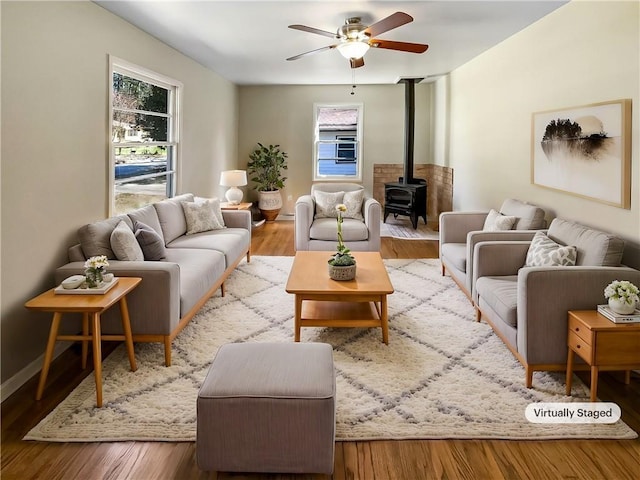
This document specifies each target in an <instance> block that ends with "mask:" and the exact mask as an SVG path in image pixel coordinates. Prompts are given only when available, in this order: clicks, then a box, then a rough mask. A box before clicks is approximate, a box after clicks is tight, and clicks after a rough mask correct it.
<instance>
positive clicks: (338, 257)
mask: <svg viewBox="0 0 640 480" xmlns="http://www.w3.org/2000/svg"><path fill="white" fill-rule="evenodd" d="M336 210H337V212H338V249H337V252H336V253H334V254H333V256H332V257H331V258H330V259H329V261H328V263H329V277H330V278H331V279H333V280H341V281H342V280H353V279H354V278H355V277H356V259H355V258H353V256H352V255H351V250H349V248H347V246H346V245H345V244H344V241H343V240H342V214H343V213H344V212H346V211H347V206H346V205H344V204H342V203H341V204H339V205H337V206H336Z"/></svg>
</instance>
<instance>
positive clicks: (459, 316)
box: [25, 256, 636, 442]
mask: <svg viewBox="0 0 640 480" xmlns="http://www.w3.org/2000/svg"><path fill="white" fill-rule="evenodd" d="M292 261H293V258H292V257H256V256H254V257H252V258H251V262H250V263H246V262H243V263H241V264H240V265H239V266H238V268H237V270H236V271H235V272H234V273H233V274H232V275H231V276H230V277H229V279H228V281H227V282H226V296H225V297H219V296H218V297H215V298H213V299H211V300H210V301H209V302H208V303H207V304H206V305H205V306H204V307H203V308H202V310H201V311H200V312H199V313H198V314H197V315H196V316H195V317H194V318H193V320H192V321H191V323H190V324H189V326H188V327H187V328H185V330H183V331H182V332H181V333H180V335H178V337H177V338H176V340H175V342H174V347H173V365H172V366H171V367H165V366H163V358H164V356H163V349H162V346H161V345H159V344H157V345H156V344H136V346H135V354H136V359H137V362H138V370H137V371H136V372H130V371H129V370H128V368H129V363H128V361H127V356H126V353H125V351H124V348H123V347H122V346H120V347H118V348H117V349H116V350H115V351H114V352H113V353H112V354H111V355H110V356H109V357H108V358H107V359H106V360H105V362H104V367H103V382H104V385H103V396H104V406H103V407H102V408H96V407H95V406H94V404H95V389H94V388H95V387H94V379H93V375H90V376H88V377H87V378H86V379H85V380H84V381H83V382H82V383H81V384H80V385H79V386H78V387H77V388H76V389H75V390H74V391H73V392H72V393H71V394H70V395H69V396H68V398H66V399H65V400H64V401H63V402H62V403H61V404H60V405H59V406H58V407H57V408H56V409H55V410H54V411H53V412H52V413H51V414H49V415H48V416H47V417H46V418H45V419H44V420H43V421H42V422H40V424H38V425H37V426H36V427H35V428H34V429H33V430H31V431H30V432H29V433H28V435H27V436H26V437H25V439H27V440H44V441H60V442H73V441H79V442H95V441H119V440H122V441H124V440H141V441H194V440H195V433H196V398H197V393H198V389H199V387H200V385H201V383H202V381H203V379H204V377H205V375H206V373H207V370H208V368H209V365H210V363H211V361H212V359H213V358H214V356H215V353H216V351H217V349H218V347H220V346H221V345H223V344H225V343H229V342H291V341H293V306H294V304H293V297H292V296H291V295H289V294H287V293H286V292H285V290H284V286H285V283H286V280H287V276H288V273H289V270H290V268H291V263H292ZM385 264H386V266H387V270H388V272H389V275H390V277H391V281H392V283H393V285H394V289H395V293H393V294H392V295H390V296H389V318H390V320H389V328H390V331H389V345H384V344H383V343H382V338H381V332H380V330H379V329H368V328H341V329H340V328H303V329H302V341H303V342H311V341H314V342H326V343H329V344H331V345H333V351H334V362H335V369H336V375H337V420H336V422H337V423H336V437H337V439H338V440H372V439H447V438H469V439H478V438H485V439H489V438H500V439H536V440H540V439H559V438H562V439H566V438H618V439H619V438H635V437H636V434H635V432H634V431H633V430H631V429H630V428H629V427H628V426H627V425H626V424H624V423H622V422H621V421H619V422H617V423H615V424H611V425H605V424H598V425H593V424H591V425H584V424H532V423H529V422H528V421H527V420H526V418H525V408H526V407H527V405H528V404H530V403H532V402H572V401H587V399H588V396H589V394H588V390H587V389H586V387H585V386H584V384H583V383H582V382H580V381H579V380H578V379H577V378H576V381H575V383H574V388H573V396H572V397H567V396H565V395H564V388H565V386H564V378H563V375H562V374H548V373H540V372H536V373H535V375H534V388H533V389H527V388H525V387H524V370H523V368H522V367H521V366H520V364H519V363H518V362H517V361H516V360H515V359H514V357H513V355H512V354H511V353H510V352H509V351H508V350H507V348H506V347H505V346H504V344H503V343H502V342H501V341H500V339H499V338H498V337H496V335H495V334H494V333H493V332H492V330H491V328H490V327H489V326H488V325H486V324H485V323H477V322H475V321H474V312H473V309H472V307H471V305H470V304H469V302H468V300H467V299H466V297H465V296H464V295H463V294H462V293H461V292H460V291H459V290H458V288H457V287H456V286H455V284H454V283H453V281H452V280H451V279H450V278H449V277H443V276H441V275H440V265H439V262H438V261H437V260H385ZM309 274H310V275H313V274H316V275H318V274H321V273H320V272H309Z"/></svg>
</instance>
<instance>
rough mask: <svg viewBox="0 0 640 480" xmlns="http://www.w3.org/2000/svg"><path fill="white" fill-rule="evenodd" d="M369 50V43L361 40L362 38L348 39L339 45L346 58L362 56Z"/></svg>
mask: <svg viewBox="0 0 640 480" xmlns="http://www.w3.org/2000/svg"><path fill="white" fill-rule="evenodd" d="M367 50H369V44H368V43H367V42H361V41H360V40H355V39H351V40H346V41H344V42H343V43H340V44H339V45H338V51H339V52H340V54H341V55H342V56H343V57H344V58H347V59H349V58H362V57H364V54H365V53H367Z"/></svg>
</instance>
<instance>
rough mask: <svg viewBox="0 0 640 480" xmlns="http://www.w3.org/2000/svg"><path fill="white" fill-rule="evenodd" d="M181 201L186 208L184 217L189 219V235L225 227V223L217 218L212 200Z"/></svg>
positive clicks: (184, 208) (183, 207)
mask: <svg viewBox="0 0 640 480" xmlns="http://www.w3.org/2000/svg"><path fill="white" fill-rule="evenodd" d="M180 203H181V204H182V209H183V210H184V218H185V220H186V221H187V233H186V234H187V235H193V234H194V233H200V232H208V231H209V230H218V229H220V228H224V225H221V224H220V222H219V221H218V219H217V218H216V214H215V213H214V211H213V204H214V202H213V201H212V200H204V201H203V202H180Z"/></svg>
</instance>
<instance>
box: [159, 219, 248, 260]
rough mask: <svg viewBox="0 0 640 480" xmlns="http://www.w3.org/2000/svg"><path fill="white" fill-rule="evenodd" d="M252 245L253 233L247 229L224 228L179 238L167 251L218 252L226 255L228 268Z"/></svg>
mask: <svg viewBox="0 0 640 480" xmlns="http://www.w3.org/2000/svg"><path fill="white" fill-rule="evenodd" d="M250 243H251V232H250V231H249V230H247V229H246V228H224V229H220V230H209V231H207V232H201V233H196V234H193V235H184V236H182V237H178V238H176V239H175V240H174V241H173V242H171V243H170V244H169V245H167V247H168V248H167V250H172V249H173V248H181V249H185V248H193V249H202V250H213V251H217V252H220V253H222V254H223V255H224V257H225V268H227V267H229V266H230V265H232V264H233V262H235V261H236V260H237V259H238V258H239V257H240V256H242V255H243V254H244V253H246V251H247V250H248V248H249V245H250Z"/></svg>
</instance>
